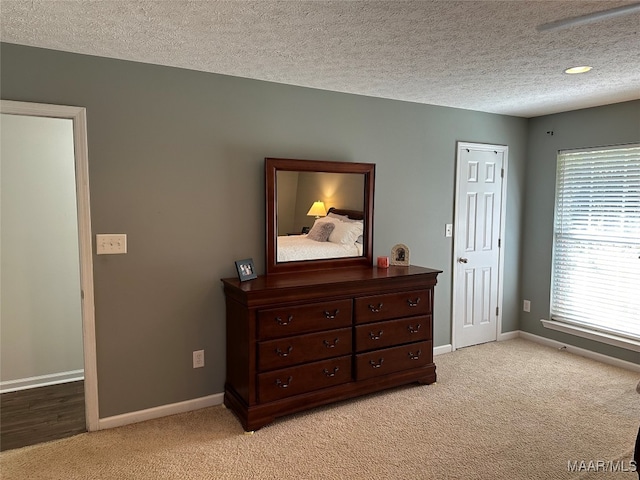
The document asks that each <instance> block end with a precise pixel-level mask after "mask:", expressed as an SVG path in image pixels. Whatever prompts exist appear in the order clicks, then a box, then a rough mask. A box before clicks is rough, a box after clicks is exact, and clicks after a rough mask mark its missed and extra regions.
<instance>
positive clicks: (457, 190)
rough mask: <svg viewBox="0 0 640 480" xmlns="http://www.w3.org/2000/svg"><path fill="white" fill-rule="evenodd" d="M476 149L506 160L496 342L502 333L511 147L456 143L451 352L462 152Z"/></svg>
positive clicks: (455, 300)
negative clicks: (501, 155) (499, 152)
mask: <svg viewBox="0 0 640 480" xmlns="http://www.w3.org/2000/svg"><path fill="white" fill-rule="evenodd" d="M467 148H469V149H475V150H485V151H492V152H495V151H501V152H503V153H504V160H503V165H502V173H501V177H502V188H501V192H500V195H501V197H502V198H501V199H500V204H501V205H500V247H499V248H498V298H497V300H496V305H497V307H498V315H497V318H496V340H500V335H501V332H502V313H503V311H504V308H503V303H504V302H503V294H504V250H505V249H504V247H505V242H504V239H505V230H506V228H505V227H506V213H507V178H508V175H507V172H508V165H509V147H508V146H507V145H497V144H496V145H494V144H488V143H475V142H463V141H458V142H456V188H455V194H454V195H455V196H454V207H453V208H454V218H453V222H454V223H453V225H454V232H453V250H452V252H451V265H452V267H451V271H452V272H453V274H452V275H451V350H452V351H455V350H456V348H457V346H456V323H455V322H456V317H457V313H458V308H457V303H458V302H459V299H458V294H457V289H456V281H459V280H457V278H456V269H457V266H458V264H457V260H456V259H457V255H456V252H457V251H458V247H459V246H460V244H459V242H462V239H461V240H460V241H458V238H460V235H458V232H457V231H456V229H455V226H456V225H458V213H459V208H460V205H459V204H458V194H459V193H460V180H461V178H462V176H461V172H460V168H461V162H460V150H462V149H467Z"/></svg>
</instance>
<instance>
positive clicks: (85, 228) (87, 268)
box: [0, 100, 99, 431]
mask: <svg viewBox="0 0 640 480" xmlns="http://www.w3.org/2000/svg"><path fill="white" fill-rule="evenodd" d="M0 113H5V114H9V115H25V116H35V117H49V118H64V119H70V120H72V122H73V151H74V157H75V174H76V175H75V181H76V199H77V200H76V202H77V212H78V247H79V254H80V289H81V291H80V295H81V299H82V343H83V356H84V395H85V400H84V401H85V420H86V424H87V430H89V431H94V430H98V419H99V410H98V370H97V356H96V327H95V306H94V290H93V247H92V244H91V210H90V201H89V156H88V147H87V111H86V109H85V108H83V107H71V106H64V105H50V104H44V103H29V102H16V101H12V100H2V101H0Z"/></svg>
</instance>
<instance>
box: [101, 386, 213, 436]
mask: <svg viewBox="0 0 640 480" xmlns="http://www.w3.org/2000/svg"><path fill="white" fill-rule="evenodd" d="M223 399H224V393H216V394H214V395H209V396H207V397H201V398H194V399H193V400H186V401H184V402H178V403H170V404H168V405H161V406H159V407H154V408H147V409H146V410H138V411H137V412H130V413H123V414H122V415H114V416H113V417H106V418H101V419H99V420H98V430H104V429H107V428H115V427H122V426H124V425H129V424H131V423H138V422H144V421H146V420H153V419H154V418H160V417H167V416H169V415H175V414H177V413H185V412H190V411H192V410H199V409H201V408H206V407H213V406H214V405H220V404H221V403H222V401H223Z"/></svg>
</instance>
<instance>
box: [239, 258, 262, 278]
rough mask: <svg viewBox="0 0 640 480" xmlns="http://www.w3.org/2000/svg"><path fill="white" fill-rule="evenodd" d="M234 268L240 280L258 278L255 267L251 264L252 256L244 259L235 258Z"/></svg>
mask: <svg viewBox="0 0 640 480" xmlns="http://www.w3.org/2000/svg"><path fill="white" fill-rule="evenodd" d="M236 270H237V271H238V279H239V280H240V281H241V282H246V281H247V280H253V279H254V278H258V274H257V273H256V267H255V265H254V264H253V258H245V259H244V260H236Z"/></svg>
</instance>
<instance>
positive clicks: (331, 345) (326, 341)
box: [322, 338, 340, 348]
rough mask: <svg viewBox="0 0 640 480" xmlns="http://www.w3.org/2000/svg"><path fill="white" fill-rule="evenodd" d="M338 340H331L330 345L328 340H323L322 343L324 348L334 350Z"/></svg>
mask: <svg viewBox="0 0 640 480" xmlns="http://www.w3.org/2000/svg"><path fill="white" fill-rule="evenodd" d="M339 340H340V339H339V338H335V339H334V340H333V343H331V342H330V341H329V340H323V341H322V343H324V346H325V347H327V348H336V345H337V344H338V341H339Z"/></svg>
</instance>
